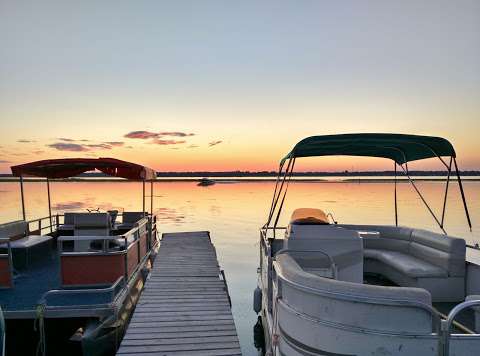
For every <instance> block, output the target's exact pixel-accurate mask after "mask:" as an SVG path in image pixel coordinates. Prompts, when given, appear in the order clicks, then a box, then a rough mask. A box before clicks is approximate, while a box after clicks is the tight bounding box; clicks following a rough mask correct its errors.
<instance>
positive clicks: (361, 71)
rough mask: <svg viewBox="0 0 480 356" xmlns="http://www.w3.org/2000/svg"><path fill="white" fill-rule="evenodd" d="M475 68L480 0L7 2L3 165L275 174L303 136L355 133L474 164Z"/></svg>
mask: <svg viewBox="0 0 480 356" xmlns="http://www.w3.org/2000/svg"><path fill="white" fill-rule="evenodd" d="M479 63H480V1H478V0H475V1H465V0H459V1H444V0H435V1H433V0H432V1H430V0H423V1H408V0H407V1H381V0H379V1H367V0H364V1H353V0H352V1H321V0H317V1H307V0H295V1H293V0H292V1H282V0H276V1H245V0H244V1H224V0H222V1H221V0H219V1H208V0H204V1H196V0H192V1H153V0H152V1H119V0H116V1H101V2H99V1H87V0H84V1H66V0H61V1H60V0H59V1H48V0H45V1H22V0H12V1H7V0H0V172H3V173H6V172H9V167H10V166H11V165H14V164H20V163H25V162H30V161H34V160H41V159H48V158H61V157H115V158H119V159H125V160H129V161H133V162H137V163H141V164H145V165H148V166H150V167H152V168H155V169H157V170H159V171H199V170H211V171H223V170H251V171H256V170H273V169H276V168H277V166H278V161H279V160H280V158H281V157H283V156H284V155H285V154H286V153H287V152H288V151H289V150H290V149H291V148H292V146H293V145H294V144H295V143H296V142H298V141H299V140H301V139H302V138H304V137H307V136H312V135H322V134H335V133H349V132H396V133H411V134H425V135H433V136H443V137H445V138H447V139H449V140H450V141H451V142H452V143H453V145H454V146H455V148H456V151H457V155H458V160H459V164H460V168H463V169H480V156H479V154H478V153H479V152H480V140H479V138H478V136H479V132H480V64H479ZM298 163H299V164H298V166H297V169H298V170H322V171H336V170H344V169H348V170H377V169H391V168H392V167H391V165H392V164H391V162H388V161H386V160H382V159H375V160H374V159H368V158H362V159H359V158H342V159H340V160H339V159H338V158H336V157H326V158H321V159H305V160H302V162H300V161H299V162H298ZM419 168H425V169H435V168H440V166H439V165H437V164H436V163H430V162H425V164H424V165H421V166H419Z"/></svg>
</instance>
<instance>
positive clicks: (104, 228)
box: [74, 213, 110, 252]
mask: <svg viewBox="0 0 480 356" xmlns="http://www.w3.org/2000/svg"><path fill="white" fill-rule="evenodd" d="M74 225H75V230H74V236H109V235H110V215H109V214H107V213H77V214H75V217H74ZM91 243H92V241H90V240H74V250H75V252H82V251H89V250H90V245H91Z"/></svg>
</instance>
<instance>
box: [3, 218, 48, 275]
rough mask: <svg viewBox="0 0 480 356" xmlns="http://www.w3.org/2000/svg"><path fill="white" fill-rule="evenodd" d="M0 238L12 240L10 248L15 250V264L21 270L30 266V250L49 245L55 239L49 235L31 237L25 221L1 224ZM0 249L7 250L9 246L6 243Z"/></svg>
mask: <svg viewBox="0 0 480 356" xmlns="http://www.w3.org/2000/svg"><path fill="white" fill-rule="evenodd" d="M0 238H8V239H9V240H10V248H11V249H12V250H13V251H12V254H13V264H14V267H15V268H19V269H20V268H23V267H25V266H28V264H29V262H30V254H29V250H30V249H32V248H34V247H36V246H40V245H43V244H46V243H49V242H50V241H51V240H52V239H53V237H52V236H49V235H30V233H29V230H28V223H27V222H26V221H24V220H18V221H13V222H9V223H6V224H1V225H0ZM0 248H1V249H6V248H8V244H7V243H6V242H4V243H2V244H0ZM19 254H21V256H19Z"/></svg>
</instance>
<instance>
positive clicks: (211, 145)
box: [208, 140, 223, 147]
mask: <svg viewBox="0 0 480 356" xmlns="http://www.w3.org/2000/svg"><path fill="white" fill-rule="evenodd" d="M222 142H223V140H216V141H212V142H209V143H208V147H213V146H216V145H219V144H221V143H222Z"/></svg>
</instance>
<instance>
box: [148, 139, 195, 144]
mask: <svg viewBox="0 0 480 356" xmlns="http://www.w3.org/2000/svg"><path fill="white" fill-rule="evenodd" d="M185 142H187V141H185V140H181V141H176V140H160V139H155V140H153V141H152V142H150V143H154V144H156V145H180V144H182V143H185Z"/></svg>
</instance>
